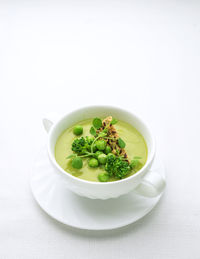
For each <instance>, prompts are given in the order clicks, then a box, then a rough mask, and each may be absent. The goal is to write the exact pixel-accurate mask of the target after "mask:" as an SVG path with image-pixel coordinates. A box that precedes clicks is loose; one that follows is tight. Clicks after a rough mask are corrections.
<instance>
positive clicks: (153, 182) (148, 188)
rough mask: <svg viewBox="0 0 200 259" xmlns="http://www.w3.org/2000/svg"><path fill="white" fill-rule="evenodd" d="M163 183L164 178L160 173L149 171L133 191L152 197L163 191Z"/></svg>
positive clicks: (164, 183)
mask: <svg viewBox="0 0 200 259" xmlns="http://www.w3.org/2000/svg"><path fill="white" fill-rule="evenodd" d="M165 185H166V182H165V179H164V178H163V177H162V176H161V175H160V174H158V173H156V172H154V171H150V172H149V173H148V174H147V175H146V176H145V177H144V178H143V180H142V182H141V183H140V184H139V185H138V186H137V188H136V189H135V190H134V191H136V192H137V193H138V194H140V195H142V196H145V197H150V198H152V197H156V196H158V195H160V194H161V193H162V192H163V191H164V189H165Z"/></svg>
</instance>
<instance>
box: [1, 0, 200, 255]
mask: <svg viewBox="0 0 200 259" xmlns="http://www.w3.org/2000/svg"><path fill="white" fill-rule="evenodd" d="M199 71H200V2H199V1H189V0H188V1H186V0H185V1H181V0H180V1H160V2H158V1H137V2H136V1H76V0H75V1H72V0H71V1H65V4H64V3H63V2H61V1H57V2H56V1H55V2H54V3H53V2H52V1H46V2H39V1H32V2H31V1H27V2H25V1H15V2H14V1H7V2H6V1H1V2H0V90H1V91H0V118H1V123H0V149H1V155H0V176H1V178H0V179H1V180H0V258H1V259H10V258H17V259H18V258H19V259H26V258H33V259H35V258H36V259H38V258H41V259H44V258H48V259H51V258H53V259H57V258H69V259H101V258H106V259H107V258H109V259H116V258H117V259H135V258H136V259H143V258H144V259H146V258H151V259H152V258H153V259H171V258H175V259H177V258H178V259H179V258H180V259H199V258H200V170H199V165H198V162H199V160H200V152H199V150H200V137H199V135H200V75H199ZM89 104H111V105H117V106H120V107H123V108H127V109H129V110H132V111H134V112H136V113H138V114H140V115H141V116H142V117H143V118H144V119H146V121H147V122H148V123H149V124H150V126H151V128H152V130H153V132H154V135H155V136H156V140H157V146H158V152H159V153H160V156H161V157H162V159H163V161H164V163H165V167H166V174H167V188H166V192H165V195H164V197H163V199H162V200H161V202H160V203H159V205H158V206H157V207H156V208H155V209H154V210H153V211H152V212H151V213H150V214H149V215H147V216H146V217H145V218H143V219H142V220H140V221H139V222H137V223H135V224H132V225H130V226H128V227H125V228H122V229H118V230H113V231H105V232H89V231H79V230H75V229H72V228H69V227H65V226H64V225H62V224H60V223H58V222H56V221H54V220H53V219H51V218H50V217H48V216H47V215H46V214H45V213H44V212H43V211H42V210H41V209H40V208H39V207H38V205H37V204H36V202H35V201H34V199H33V197H32V195H31V192H30V188H29V175H30V171H31V168H32V164H33V161H34V158H35V156H36V154H37V152H38V150H39V149H40V147H41V146H42V145H44V144H45V142H46V133H45V132H44V130H43V127H42V124H41V118H42V117H43V116H44V114H46V113H47V112H49V111H55V112H58V113H60V114H63V113H65V112H68V111H71V110H73V109H75V108H78V107H81V106H84V105H89Z"/></svg>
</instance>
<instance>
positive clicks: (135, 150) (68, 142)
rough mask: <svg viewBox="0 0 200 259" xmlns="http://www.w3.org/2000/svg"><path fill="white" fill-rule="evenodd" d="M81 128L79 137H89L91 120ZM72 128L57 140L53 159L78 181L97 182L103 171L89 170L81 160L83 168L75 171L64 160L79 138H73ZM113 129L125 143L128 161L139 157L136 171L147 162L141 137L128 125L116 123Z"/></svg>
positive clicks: (81, 123)
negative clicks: (73, 143) (81, 132)
mask: <svg viewBox="0 0 200 259" xmlns="http://www.w3.org/2000/svg"><path fill="white" fill-rule="evenodd" d="M78 124H79V125H82V126H83V134H82V135H81V136H83V137H85V136H90V135H91V134H90V132H89V131H90V128H91V124H92V119H87V120H84V121H81V122H79V123H78ZM73 127H74V125H73V126H72V127H70V128H68V129H66V130H65V131H64V132H63V133H62V134H61V135H60V136H59V138H58V140H57V142H56V145H55V158H56V161H57V163H58V164H59V165H60V166H61V167H62V168H63V169H64V170H65V171H66V172H67V173H70V174H72V175H73V176H76V177H78V178H80V179H84V180H87V181H95V182H99V180H98V174H99V173H101V172H103V171H104V169H103V168H100V167H97V168H91V167H89V166H88V159H86V158H85V159H83V167H82V168H81V169H75V168H73V167H72V165H71V159H66V157H67V156H69V155H70V154H72V150H71V146H72V142H73V141H74V140H75V139H76V138H80V137H81V136H75V135H74V134H73ZM115 128H116V130H117V132H118V134H119V136H120V137H121V138H122V139H123V140H124V142H125V143H126V147H125V149H126V152H127V154H128V157H129V159H130V160H131V159H133V158H134V157H135V156H138V157H141V159H140V166H139V168H138V169H137V171H138V170H139V169H141V168H142V167H143V165H144V164H145V163H146V160H147V154H148V151H147V145H146V142H145V140H144V138H143V136H142V135H141V134H140V133H139V132H138V131H137V130H136V129H135V128H134V127H133V126H131V125H130V124H128V123H126V122H123V121H118V122H117V124H116V125H115ZM135 173H136V171H135V170H132V171H131V172H130V173H129V174H128V175H127V177H129V176H130V175H132V174H135ZM114 180H116V179H112V178H111V179H110V180H109V181H114Z"/></svg>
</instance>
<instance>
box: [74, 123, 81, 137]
mask: <svg viewBox="0 0 200 259" xmlns="http://www.w3.org/2000/svg"><path fill="white" fill-rule="evenodd" d="M73 133H74V134H75V135H77V136H78V135H81V134H82V133H83V127H82V126H81V125H76V126H75V127H74V129H73Z"/></svg>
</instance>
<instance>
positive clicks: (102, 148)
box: [96, 139, 106, 151]
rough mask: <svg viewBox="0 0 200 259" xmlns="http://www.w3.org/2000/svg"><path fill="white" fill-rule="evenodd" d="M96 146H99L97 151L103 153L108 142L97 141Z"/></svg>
mask: <svg viewBox="0 0 200 259" xmlns="http://www.w3.org/2000/svg"><path fill="white" fill-rule="evenodd" d="M96 146H97V149H98V150H100V151H103V150H104V149H105V147H106V141H105V140H103V139H101V140H97V141H96Z"/></svg>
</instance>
